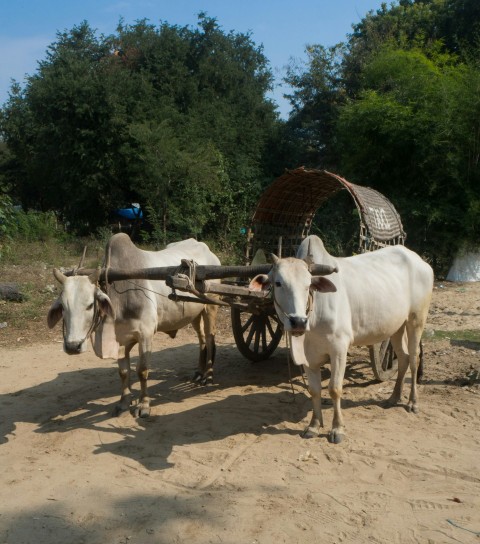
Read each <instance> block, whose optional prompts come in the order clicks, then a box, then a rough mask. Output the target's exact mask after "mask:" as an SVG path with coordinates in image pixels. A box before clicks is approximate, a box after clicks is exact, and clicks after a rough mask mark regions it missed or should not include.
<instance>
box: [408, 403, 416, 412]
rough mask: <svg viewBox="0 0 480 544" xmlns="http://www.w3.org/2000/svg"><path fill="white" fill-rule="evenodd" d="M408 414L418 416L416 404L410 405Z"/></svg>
mask: <svg viewBox="0 0 480 544" xmlns="http://www.w3.org/2000/svg"><path fill="white" fill-rule="evenodd" d="M407 412H410V413H413V414H418V406H417V405H416V404H412V403H408V404H407Z"/></svg>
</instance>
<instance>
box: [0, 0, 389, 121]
mask: <svg viewBox="0 0 480 544" xmlns="http://www.w3.org/2000/svg"><path fill="white" fill-rule="evenodd" d="M381 4H382V0H295V1H293V0H119V1H116V0H80V1H73V0H0V51H1V53H2V54H1V60H0V105H1V104H3V103H4V102H5V100H6V99H7V97H8V89H9V88H10V84H11V79H12V78H13V79H15V80H17V81H18V82H20V83H23V81H24V76H25V74H28V75H31V74H33V73H35V71H36V68H37V62H38V61H39V60H42V59H44V58H45V51H46V49H47V47H48V45H49V44H51V43H52V42H54V41H55V38H56V33H57V31H63V30H70V29H71V28H73V26H74V25H78V24H79V23H80V22H82V21H83V20H86V21H88V23H89V24H90V26H91V27H92V28H94V29H96V30H97V31H98V33H103V34H110V33H114V32H115V29H116V26H117V23H118V21H119V20H120V18H123V19H124V20H125V22H126V23H134V22H135V21H136V20H138V19H143V18H146V19H148V20H149V21H150V23H152V24H158V23H159V22H160V21H164V22H167V23H169V24H178V25H181V26H183V25H195V24H196V22H197V14H198V13H199V12H200V11H205V12H206V13H207V14H208V15H209V16H210V17H215V18H216V19H217V21H218V23H219V25H220V26H221V27H222V28H223V30H225V31H227V32H228V31H230V30H235V31H237V32H251V34H252V39H253V41H254V42H255V43H256V44H257V45H260V44H263V46H264V52H265V55H266V57H267V58H268V59H269V61H270V64H271V68H272V70H273V72H274V74H275V77H276V88H275V91H274V93H273V96H272V97H273V99H274V100H275V102H276V103H277V104H278V105H279V111H280V113H281V115H282V117H286V116H287V115H288V111H289V106H288V103H287V102H286V101H285V100H284V99H283V98H282V93H284V92H287V91H288V89H286V88H284V87H283V88H282V86H281V80H282V76H283V75H284V73H285V66H286V65H287V64H288V62H289V61H290V59H296V60H298V61H302V60H305V59H306V55H305V46H306V45H307V44H321V45H324V46H330V45H334V44H335V43H338V42H340V41H343V40H345V38H346V35H347V34H348V33H349V32H350V31H351V29H352V24H353V23H357V22H359V21H360V20H361V19H362V18H363V16H364V15H365V14H366V13H367V12H368V11H370V10H371V9H373V10H376V9H378V8H379V7H380V5H381Z"/></svg>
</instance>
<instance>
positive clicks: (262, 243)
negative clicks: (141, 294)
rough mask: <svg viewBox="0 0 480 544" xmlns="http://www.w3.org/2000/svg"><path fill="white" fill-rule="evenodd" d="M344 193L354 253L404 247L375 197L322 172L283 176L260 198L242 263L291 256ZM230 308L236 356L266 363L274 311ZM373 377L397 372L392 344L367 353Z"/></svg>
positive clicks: (392, 213)
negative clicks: (351, 212)
mask: <svg viewBox="0 0 480 544" xmlns="http://www.w3.org/2000/svg"><path fill="white" fill-rule="evenodd" d="M340 191H345V192H346V193H347V194H349V195H350V197H351V200H352V201H353V206H354V209H356V210H357V212H358V213H357V215H358V223H359V229H358V248H357V250H356V251H357V252H358V253H364V252H366V251H372V250H375V249H379V248H381V247H385V246H387V245H394V244H403V243H404V241H405V236H406V235H405V232H404V230H403V226H402V222H401V220H400V216H399V214H398V213H397V211H396V210H395V208H394V206H393V205H392V203H391V202H390V201H389V200H388V199H387V198H386V197H385V196H383V195H382V194H381V193H379V192H378V191H376V190H374V189H371V188H369V187H363V186H360V185H356V184H354V183H350V182H348V181H347V180H345V179H343V178H342V177H340V176H338V175H336V174H332V173H331V172H327V171H326V170H316V169H306V168H303V167H302V168H297V169H295V170H287V171H286V172H285V173H284V174H283V175H281V176H280V177H278V178H277V179H276V180H275V181H274V182H273V183H272V184H271V185H270V186H269V187H268V188H267V189H266V190H265V191H264V193H263V194H262V196H261V197H260V200H259V202H258V204H257V207H256V209H255V212H254V214H253V216H252V224H251V227H250V229H249V230H248V233H247V251H246V260H247V262H249V263H252V264H257V263H258V262H261V261H262V260H264V259H265V255H267V254H269V253H276V254H277V255H278V256H279V257H290V256H295V254H296V251H297V249H298V246H299V245H300V244H301V242H302V240H303V239H304V238H305V237H306V236H308V234H309V233H310V230H311V228H312V225H313V220H314V217H315V214H316V213H317V211H318V210H319V208H321V207H322V205H324V204H325V203H326V202H327V201H328V200H330V199H331V198H332V197H334V196H335V195H336V194H337V193H339V192H340ZM231 302H232V304H231V305H232V327H233V334H234V337H235V341H236V344H237V346H238V348H239V350H240V352H241V353H242V354H243V355H244V356H245V357H247V358H248V359H250V360H252V361H260V360H262V359H266V358H268V357H269V356H270V355H271V354H272V353H273V352H274V351H275V348H276V347H277V346H278V344H279V342H280V339H281V337H282V330H281V327H280V322H279V320H278V318H277V316H276V314H275V310H274V308H273V305H272V304H270V305H268V304H265V301H262V302H261V303H258V302H257V301H254V302H249V303H247V304H246V306H245V305H244V306H243V307H242V306H241V305H239V304H236V303H235V301H231ZM369 351H370V360H371V365H372V369H373V372H374V375H375V377H376V378H377V379H378V380H380V381H384V380H388V379H389V378H391V377H392V376H393V375H394V374H395V373H396V371H397V360H396V357H395V353H394V351H393V349H392V346H391V344H390V341H389V340H387V341H385V342H382V343H381V344H376V345H374V346H370V347H369Z"/></svg>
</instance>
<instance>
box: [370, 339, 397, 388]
mask: <svg viewBox="0 0 480 544" xmlns="http://www.w3.org/2000/svg"><path fill="white" fill-rule="evenodd" d="M370 362H371V364H372V370H373V373H374V375H375V378H376V379H377V380H379V381H381V382H384V381H386V380H389V379H390V378H392V377H393V376H395V374H396V373H397V371H398V360H397V356H396V355H395V351H394V350H393V346H392V344H391V342H390V340H384V341H383V342H381V343H380V344H374V345H373V346H370Z"/></svg>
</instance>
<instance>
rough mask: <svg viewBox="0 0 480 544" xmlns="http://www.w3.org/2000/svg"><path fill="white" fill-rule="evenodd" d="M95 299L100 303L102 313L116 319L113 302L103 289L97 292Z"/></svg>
mask: <svg viewBox="0 0 480 544" xmlns="http://www.w3.org/2000/svg"><path fill="white" fill-rule="evenodd" d="M95 297H96V299H97V301H98V307H99V309H100V313H101V314H102V315H108V316H110V317H111V318H112V319H115V310H114V309H113V306H112V302H111V300H110V299H109V298H108V296H107V295H106V294H105V293H104V292H103V291H102V290H101V289H97V290H96V292H95Z"/></svg>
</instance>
